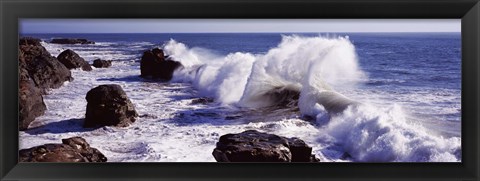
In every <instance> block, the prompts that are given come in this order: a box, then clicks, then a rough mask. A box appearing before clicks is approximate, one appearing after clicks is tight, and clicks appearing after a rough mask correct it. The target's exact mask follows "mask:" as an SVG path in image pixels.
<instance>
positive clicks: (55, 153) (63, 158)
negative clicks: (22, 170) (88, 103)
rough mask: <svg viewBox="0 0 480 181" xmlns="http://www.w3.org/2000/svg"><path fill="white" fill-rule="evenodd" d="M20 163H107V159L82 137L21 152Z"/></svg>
mask: <svg viewBox="0 0 480 181" xmlns="http://www.w3.org/2000/svg"><path fill="white" fill-rule="evenodd" d="M19 161H20V162H106V161H107V157H105V155H103V154H102V153H101V152H100V151H99V150H98V149H96V148H92V147H90V145H89V144H88V143H87V142H86V141H85V139H83V138H82V137H71V138H67V139H62V144H44V145H40V146H36V147H32V148H28V149H22V150H20V151H19Z"/></svg>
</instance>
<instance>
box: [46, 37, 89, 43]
mask: <svg viewBox="0 0 480 181" xmlns="http://www.w3.org/2000/svg"><path fill="white" fill-rule="evenodd" d="M50 43H55V44H95V42H93V41H90V40H87V39H83V38H54V39H52V40H51V41H50Z"/></svg>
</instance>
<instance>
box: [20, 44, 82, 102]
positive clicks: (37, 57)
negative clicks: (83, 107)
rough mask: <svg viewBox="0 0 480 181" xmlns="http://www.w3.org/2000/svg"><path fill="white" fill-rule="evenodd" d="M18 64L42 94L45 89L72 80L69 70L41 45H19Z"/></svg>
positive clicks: (56, 86)
mask: <svg viewBox="0 0 480 181" xmlns="http://www.w3.org/2000/svg"><path fill="white" fill-rule="evenodd" d="M21 40H22V39H21ZM27 42H28V41H27ZM20 44H22V43H21V42H20ZM19 63H20V66H21V67H23V68H24V69H25V70H26V71H27V72H28V75H29V76H30V78H31V79H32V80H33V82H34V83H35V85H36V87H38V88H40V89H41V90H42V93H45V91H46V90H47V89H50V88H58V87H60V86H61V85H62V84H63V82H65V81H72V80H73V78H72V76H71V72H70V70H68V69H67V67H65V65H63V64H62V63H60V62H59V61H58V60H57V59H56V58H55V57H53V56H51V55H50V53H49V52H48V51H47V50H46V49H45V47H43V46H41V45H34V43H33V44H28V45H27V44H24V45H20V46H19Z"/></svg>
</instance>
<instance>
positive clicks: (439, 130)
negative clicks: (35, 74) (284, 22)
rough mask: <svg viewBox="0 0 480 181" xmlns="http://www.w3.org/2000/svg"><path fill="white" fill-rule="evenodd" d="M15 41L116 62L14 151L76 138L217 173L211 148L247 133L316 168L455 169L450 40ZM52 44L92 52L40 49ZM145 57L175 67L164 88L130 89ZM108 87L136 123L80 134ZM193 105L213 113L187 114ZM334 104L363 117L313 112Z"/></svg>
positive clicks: (63, 101) (457, 67) (114, 151)
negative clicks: (294, 145)
mask: <svg viewBox="0 0 480 181" xmlns="http://www.w3.org/2000/svg"><path fill="white" fill-rule="evenodd" d="M22 36H32V37H37V38H40V39H42V40H44V41H45V42H44V43H43V45H44V46H45V47H46V48H47V50H48V51H49V52H50V53H51V54H52V55H54V56H57V55H58V54H59V53H61V52H62V51H63V50H65V49H72V50H74V51H75V52H77V53H78V54H79V55H80V56H82V57H83V58H85V59H86V60H87V61H89V62H90V63H91V62H92V61H93V60H94V59H96V58H102V59H108V60H113V61H114V62H113V66H112V67H111V68H107V69H94V70H93V71H92V72H83V71H81V70H73V71H72V74H73V77H74V79H75V80H74V81H72V82H69V83H65V85H64V86H62V87H61V88H59V89H55V90H52V91H51V92H50V93H49V94H48V95H46V96H45V97H44V99H45V102H46V104H47V108H48V111H47V112H46V114H45V115H44V116H41V117H39V118H37V120H36V121H35V122H34V123H33V126H39V127H38V128H35V129H32V130H30V131H25V132H23V131H22V132H20V147H21V148H27V147H31V146H36V145H38V144H40V143H50V142H52V141H56V140H58V139H60V138H65V137H67V136H73V135H75V136H83V137H85V138H86V139H87V141H88V142H91V144H92V146H93V147H96V148H98V149H99V150H100V151H102V153H104V154H105V155H111V156H110V157H109V161H215V160H214V159H213V156H212V155H211V152H212V151H213V148H214V147H215V143H216V141H218V138H219V136H221V135H223V134H227V133H237V132H241V131H242V130H247V129H257V130H260V131H265V132H270V133H275V134H278V135H282V136H288V137H299V138H301V139H303V140H305V141H306V142H307V143H308V144H309V145H310V146H312V147H313V150H314V153H315V154H316V155H317V156H318V157H319V158H321V160H322V161H362V162H369V161H380V162H384V161H408V162H412V161H413V162H418V161H420V162H424V161H460V160H461V145H460V144H461V138H460V135H461V128H460V125H461V96H460V95H461V36H460V33H335V34H333V33H330V34H311V33H309V34H291V33H283V34H280V33H260V34H228V33H225V34H28V35H22ZM57 37H58V38H60V37H67V38H86V39H89V40H93V41H95V42H96V44H93V45H57V44H50V43H48V42H49V40H50V39H52V38H57ZM153 47H162V48H163V49H164V50H165V52H166V53H167V54H170V55H171V56H172V57H174V58H175V59H176V60H179V61H181V62H182V64H184V65H185V67H186V68H185V69H182V70H180V71H177V72H176V73H175V75H174V79H173V80H172V81H171V82H168V83H165V82H156V81H148V80H143V79H142V78H139V77H138V75H140V68H139V66H140V64H139V60H140V57H141V55H142V53H143V51H145V50H147V49H151V48H153ZM202 65H203V66H202ZM107 83H115V84H120V85H121V86H122V88H124V90H125V91H126V93H127V95H128V96H129V97H130V99H131V100H132V102H133V103H134V104H135V106H136V109H137V111H138V112H139V114H140V115H144V116H143V117H141V118H139V120H138V121H137V122H136V123H135V124H134V125H132V126H131V127H127V128H114V127H104V128H100V129H96V130H84V129H82V128H81V119H82V118H83V117H84V114H85V107H86V100H85V95H86V92H87V91H88V90H90V89H91V88H93V87H95V86H97V85H100V84H107ZM272 89H292V90H295V91H298V92H300V100H299V102H298V107H299V108H298V109H299V110H298V109H297V108H296V107H295V108H292V107H282V108H264V107H265V106H266V105H268V104H269V103H270V102H272V101H274V100H272V98H271V97H268V96H265V95H266V94H268V93H269V92H268V91H269V90H272ZM320 92H322V93H326V94H320ZM330 93H332V94H333V96H331V95H332V94H330ZM325 95H327V96H325ZM337 95H339V96H337ZM198 97H212V98H214V99H215V100H216V101H215V102H214V103H211V104H207V105H191V104H190V102H191V100H192V99H195V98H198ZM332 97H333V98H332ZM337 97H338V99H336V98H337ZM342 97H346V98H347V99H348V101H354V102H356V103H360V104H361V106H355V107H352V106H350V107H349V108H347V109H346V110H342V111H341V112H339V113H335V114H332V113H328V112H329V110H328V107H327V106H325V105H324V106H321V105H318V104H316V103H315V101H317V99H318V100H323V99H330V98H331V99H333V102H336V103H335V104H336V105H338V104H342V102H345V100H344V99H343V98H342ZM330 112H331V111H330ZM306 115H307V116H309V117H313V120H312V119H306V118H305V116H306ZM232 118H233V119H232ZM344 153H348V155H350V156H349V157H348V158H345V157H344V155H345V154H344ZM110 158H111V159H110Z"/></svg>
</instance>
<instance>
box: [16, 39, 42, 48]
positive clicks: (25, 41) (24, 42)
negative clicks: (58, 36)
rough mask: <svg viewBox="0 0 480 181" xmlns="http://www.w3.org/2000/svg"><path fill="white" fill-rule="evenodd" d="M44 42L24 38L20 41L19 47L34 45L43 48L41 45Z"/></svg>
mask: <svg viewBox="0 0 480 181" xmlns="http://www.w3.org/2000/svg"><path fill="white" fill-rule="evenodd" d="M40 42H42V40H40V39H38V38H33V37H23V38H20V41H18V45H33V46H42V44H41V43H40Z"/></svg>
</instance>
